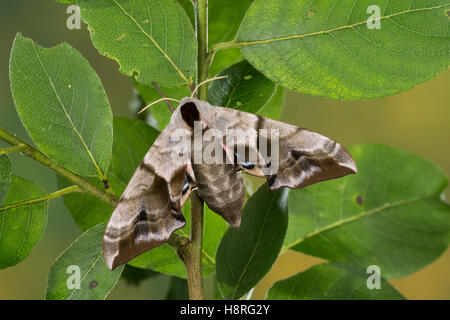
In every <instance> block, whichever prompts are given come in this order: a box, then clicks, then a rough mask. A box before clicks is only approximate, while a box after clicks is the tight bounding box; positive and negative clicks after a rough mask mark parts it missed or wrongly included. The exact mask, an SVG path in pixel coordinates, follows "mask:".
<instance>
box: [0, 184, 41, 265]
mask: <svg viewBox="0 0 450 320" xmlns="http://www.w3.org/2000/svg"><path fill="white" fill-rule="evenodd" d="M46 195H47V193H46V192H45V191H44V190H43V189H42V188H41V187H40V186H38V185H37V184H35V183H33V182H31V181H29V180H27V179H24V178H21V177H17V176H15V175H13V176H12V177H11V185H10V187H9V191H8V193H7V195H6V197H5V199H4V203H3V206H1V207H0V252H1V254H0V269H4V268H7V267H10V266H13V265H16V264H18V263H19V262H21V261H22V260H24V259H25V258H26V257H27V256H28V255H29V254H30V253H31V251H33V249H34V247H35V246H36V245H37V244H38V242H39V241H40V240H41V239H42V235H43V234H44V230H45V227H46V225H47V210H48V203H49V200H48V199H45V196H46Z"/></svg>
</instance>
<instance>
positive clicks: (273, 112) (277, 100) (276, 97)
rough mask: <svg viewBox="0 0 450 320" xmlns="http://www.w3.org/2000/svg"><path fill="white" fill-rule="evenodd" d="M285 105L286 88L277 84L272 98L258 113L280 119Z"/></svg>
mask: <svg viewBox="0 0 450 320" xmlns="http://www.w3.org/2000/svg"><path fill="white" fill-rule="evenodd" d="M283 105H284V89H283V87H280V86H277V87H276V89H275V93H274V94H273V95H272V97H271V98H270V100H269V101H268V102H267V103H266V104H265V105H264V106H263V107H262V108H261V109H259V111H258V112H257V113H256V114H258V115H260V116H263V117H266V118H271V119H274V120H278V119H280V115H281V109H283Z"/></svg>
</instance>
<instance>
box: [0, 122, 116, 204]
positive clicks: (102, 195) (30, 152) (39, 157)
mask: <svg viewBox="0 0 450 320" xmlns="http://www.w3.org/2000/svg"><path fill="white" fill-rule="evenodd" d="M0 139H1V140H3V141H6V142H7V143H9V144H10V145H12V146H13V147H14V146H16V147H19V146H20V148H21V150H20V152H22V154H24V155H26V156H27V157H30V158H32V159H34V160H36V161H37V162H40V163H41V164H43V165H44V166H46V167H48V168H50V169H52V170H53V171H56V172H57V173H58V174H60V175H61V176H63V177H64V178H66V179H68V180H70V181H72V182H73V183H75V184H76V185H77V186H79V187H80V188H81V189H83V190H84V191H86V192H87V193H89V194H90V195H92V196H94V197H96V198H98V199H100V200H102V201H104V202H106V203H109V204H110V205H112V206H113V207H114V206H115V205H116V204H117V198H116V197H115V196H114V195H112V194H108V193H106V192H103V191H102V190H100V189H99V188H97V187H96V186H94V185H93V184H91V183H89V182H87V181H86V180H84V179H83V178H82V177H80V176H79V175H76V174H75V173H73V172H71V171H69V170H67V169H65V168H63V167H60V166H59V165H57V164H56V163H54V162H53V161H51V160H50V159H49V158H47V157H46V156H45V155H44V154H43V153H41V152H40V151H38V150H36V149H35V148H33V147H32V146H30V145H29V144H27V143H26V142H24V141H22V140H20V139H19V138H17V137H15V136H14V135H12V134H11V133H9V132H8V131H6V130H4V129H2V128H0Z"/></svg>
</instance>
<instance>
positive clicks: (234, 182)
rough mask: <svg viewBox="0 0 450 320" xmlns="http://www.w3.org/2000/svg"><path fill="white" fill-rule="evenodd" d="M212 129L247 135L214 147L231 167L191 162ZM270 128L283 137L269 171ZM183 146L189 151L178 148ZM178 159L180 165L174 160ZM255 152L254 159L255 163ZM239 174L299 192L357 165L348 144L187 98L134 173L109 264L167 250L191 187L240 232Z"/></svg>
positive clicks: (109, 235)
mask: <svg viewBox="0 0 450 320" xmlns="http://www.w3.org/2000/svg"><path fill="white" fill-rule="evenodd" d="M180 129H182V131H183V132H184V134H183V138H184V139H182V140H180V139H179V140H176V139H175V140H174V139H173V136H174V132H176V131H177V130H180ZM198 129H200V130H198ZM208 129H214V130H215V131H216V132H219V133H222V134H223V136H224V137H225V136H226V132H228V131H230V130H235V131H238V132H245V133H246V134H245V135H242V134H241V135H239V134H238V135H236V136H235V137H234V138H235V139H234V140H233V142H231V143H228V142H227V141H228V140H227V139H222V140H220V141H219V142H218V145H219V149H220V150H219V149H217V145H215V149H214V152H213V153H215V156H216V157H218V158H219V159H220V158H222V160H230V158H232V159H231V160H233V161H223V162H222V163H218V162H217V161H216V162H215V163H206V162H205V161H203V162H200V163H198V162H196V161H194V160H195V157H196V154H194V153H195V152H196V151H197V152H203V151H205V148H206V147H205V143H203V144H201V145H199V144H198V143H195V140H196V138H197V135H199V134H203V133H205V132H206V131H207V130H208ZM268 130H272V131H275V130H276V131H277V132H278V136H277V151H278V165H277V170H276V171H274V170H272V171H271V167H273V163H270V161H267V159H268V157H267V156H262V155H261V152H260V151H261V149H262V147H261V141H265V142H267V143H268V144H269V145H271V146H270V147H272V146H273V144H274V141H273V139H272V136H271V135H269V134H268V133H267V132H268ZM263 135H264V137H263V138H264V139H261V137H262V136H263ZM180 141H181V142H180ZM193 141H194V143H193V144H192V143H191V144H189V142H193ZM227 143H228V144H227ZM180 144H181V147H183V146H185V148H180ZM180 150H181V151H180ZM237 150H243V153H242V152H241V153H240V154H239V153H238V152H237ZM174 153H175V154H177V153H178V155H179V156H180V157H181V158H182V159H183V160H182V161H179V160H178V161H174ZM250 153H252V154H256V156H254V157H253V160H252V159H250V158H251V157H250V156H249V154H250ZM242 172H245V173H248V174H251V175H254V176H258V177H263V178H265V179H266V180H267V183H268V185H269V187H270V188H271V189H278V188H282V187H288V188H302V187H306V186H308V185H311V184H314V183H317V182H320V181H324V180H328V179H334V178H339V177H342V176H345V175H347V174H352V173H356V165H355V162H354V161H353V159H352V157H351V155H350V153H349V152H348V151H347V150H346V149H345V148H344V147H343V146H341V145H340V144H339V143H337V142H336V141H334V140H332V139H329V138H327V137H325V136H323V135H320V134H318V133H316V132H313V131H309V130H306V129H301V128H298V127H296V126H293V125H289V124H286V123H283V122H279V121H275V120H272V119H268V118H265V117H262V116H258V115H255V114H251V113H246V112H242V111H238V110H236V109H230V108H223V107H216V106H211V105H210V104H209V103H207V102H205V101H201V100H198V99H195V98H184V99H183V100H182V101H181V102H180V105H179V107H178V108H177V109H176V110H175V111H174V112H173V114H172V117H171V119H170V123H169V124H168V125H167V126H166V128H165V129H164V130H163V131H162V132H161V134H160V135H159V137H158V138H157V139H156V141H155V142H154V144H153V145H152V146H151V148H150V149H149V151H148V152H147V154H146V155H145V157H144V159H143V160H142V162H141V163H140V165H139V167H138V168H137V169H136V171H135V173H134V175H133V177H132V178H131V180H130V181H129V183H128V185H127V187H126V188H125V191H124V192H123V194H122V196H121V198H120V199H119V202H118V204H117V207H116V208H115V210H114V211H113V213H112V216H111V218H110V220H109V223H108V224H107V227H106V230H105V233H104V236H103V253H104V257H105V261H106V264H107V266H108V267H109V268H110V269H114V268H116V267H117V266H118V265H120V264H123V263H126V262H128V261H129V260H131V259H132V258H134V257H136V256H138V255H139V254H141V253H143V252H145V251H147V250H149V249H152V248H154V247H157V246H160V245H162V244H164V243H165V242H166V241H167V240H168V239H169V237H170V236H171V234H172V233H173V232H174V231H176V230H178V229H180V228H182V227H184V225H185V219H184V217H183V214H182V212H181V208H182V207H183V205H184V204H185V203H186V201H187V200H188V198H189V196H190V194H191V192H192V191H193V190H194V189H197V193H198V195H199V197H200V198H201V199H202V200H203V201H204V202H205V203H206V204H207V205H208V207H209V208H210V209H211V210H212V211H214V212H215V213H217V214H219V215H221V216H222V217H223V218H224V219H225V220H226V221H227V222H228V223H229V224H230V225H231V226H233V227H236V228H237V227H239V225H240V222H241V213H242V206H243V204H244V184H243V177H242Z"/></svg>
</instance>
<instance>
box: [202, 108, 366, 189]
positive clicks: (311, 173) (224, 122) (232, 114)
mask: <svg viewBox="0 0 450 320" xmlns="http://www.w3.org/2000/svg"><path fill="white" fill-rule="evenodd" d="M200 108H201V114H206V115H207V116H208V117H209V118H208V121H209V122H210V123H211V124H212V126H214V128H216V129H219V130H221V131H222V132H224V133H225V132H226V131H227V129H240V130H244V131H246V132H247V133H248V136H247V140H246V141H239V140H237V141H236V145H239V144H243V145H246V148H248V149H252V148H253V149H256V150H258V149H259V135H260V132H261V131H260V130H261V129H265V130H267V131H268V132H270V130H274V129H278V132H279V149H278V150H279V166H278V167H279V168H278V171H277V172H276V173H275V174H271V175H266V174H264V173H263V172H262V171H261V170H257V169H258V168H257V167H259V169H262V168H263V167H267V166H268V165H269V164H267V163H256V164H255V167H252V168H245V167H243V166H241V168H242V169H243V170H244V171H245V172H247V173H249V174H251V175H255V176H259V177H265V178H266V179H267V182H268V184H269V187H270V188H271V189H278V188H281V187H289V188H302V187H306V186H308V185H311V184H313V183H316V182H319V181H324V180H329V179H334V178H339V177H342V176H344V175H347V174H352V173H356V171H357V170H356V165H355V162H354V161H353V158H352V157H351V155H350V153H349V152H348V151H347V150H346V149H345V148H344V147H343V146H341V145H340V144H339V143H337V142H336V141H334V140H332V139H330V138H327V137H325V136H323V135H321V134H319V133H316V132H313V131H310V130H306V129H301V128H298V127H296V126H293V125H289V124H286V123H283V122H280V121H275V120H272V119H268V118H264V117H261V116H258V115H255V114H251V113H246V112H242V111H238V110H235V109H229V108H222V107H212V106H210V105H208V104H206V103H204V102H201V104H200ZM211 109H212V110H211ZM252 131H253V132H252ZM249 132H250V133H249ZM266 139H267V140H268V145H270V143H271V141H270V136H269V134H267V137H266ZM227 147H229V148H231V149H235V147H236V146H235V145H227Z"/></svg>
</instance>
